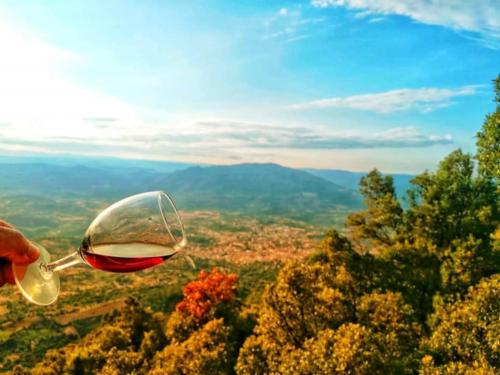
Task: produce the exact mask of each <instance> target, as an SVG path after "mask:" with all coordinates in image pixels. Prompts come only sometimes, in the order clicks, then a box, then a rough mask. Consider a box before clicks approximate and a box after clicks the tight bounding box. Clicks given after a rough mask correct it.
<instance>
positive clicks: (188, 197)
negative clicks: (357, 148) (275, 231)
mask: <svg viewBox="0 0 500 375" xmlns="http://www.w3.org/2000/svg"><path fill="white" fill-rule="evenodd" d="M153 186H154V187H158V186H161V187H162V188H164V189H165V190H167V191H170V192H172V194H173V195H174V196H175V197H176V199H177V200H178V202H179V204H180V205H181V206H182V207H185V208H204V209H209V208H210V209H220V210H234V211H253V212H260V213H275V214H276V213H283V214H286V213H294V212H296V213H299V212H313V211H323V212H324V211H325V210H326V211H328V210H331V209H345V208H355V207H359V205H360V199H359V198H358V195H357V193H356V192H354V191H352V190H350V189H346V188H344V187H341V186H339V185H336V184H334V183H332V182H329V181H326V180H324V179H322V178H320V177H317V176H313V175H311V174H309V173H307V172H304V171H300V170H296V169H291V168H285V167H282V166H279V165H277V164H238V165H231V166H215V167H192V168H188V169H185V170H180V171H176V172H174V173H172V174H170V175H168V176H166V177H165V178H163V179H161V180H158V181H157V182H155V184H154V185H153Z"/></svg>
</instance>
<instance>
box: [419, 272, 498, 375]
mask: <svg viewBox="0 0 500 375" xmlns="http://www.w3.org/2000/svg"><path fill="white" fill-rule="evenodd" d="M432 322H433V327H432V328H433V331H432V334H431V336H430V337H429V338H428V339H425V340H423V344H422V347H423V350H425V351H427V353H428V354H427V355H426V356H425V357H424V358H423V359H422V365H421V372H422V373H424V374H433V373H437V372H439V373H449V374H451V373H453V371H455V373H464V374H465V373H485V374H490V373H491V374H492V373H498V372H499V371H500V275H495V276H492V277H490V278H486V279H483V280H482V281H481V282H480V283H479V284H478V285H476V286H475V287H472V288H471V289H470V290H469V292H468V294H467V296H466V298H465V300H463V301H457V302H455V303H452V304H448V305H446V306H444V307H443V308H441V309H439V310H438V311H437V312H436V313H435V316H434V317H433V319H432ZM474 371H476V372H474Z"/></svg>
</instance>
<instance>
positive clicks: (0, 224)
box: [0, 220, 14, 228]
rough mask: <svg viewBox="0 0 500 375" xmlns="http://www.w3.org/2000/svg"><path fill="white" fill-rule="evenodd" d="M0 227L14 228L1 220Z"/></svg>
mask: <svg viewBox="0 0 500 375" xmlns="http://www.w3.org/2000/svg"><path fill="white" fill-rule="evenodd" d="M0 227H4V228H14V227H13V226H12V225H10V224H9V223H7V222H6V221H3V220H0Z"/></svg>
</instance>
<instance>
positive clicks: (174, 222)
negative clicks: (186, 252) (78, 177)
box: [12, 191, 192, 305]
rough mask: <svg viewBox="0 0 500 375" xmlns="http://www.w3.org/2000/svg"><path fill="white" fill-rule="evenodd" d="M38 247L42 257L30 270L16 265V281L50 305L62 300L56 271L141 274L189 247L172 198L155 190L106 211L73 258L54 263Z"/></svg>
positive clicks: (41, 302) (30, 295)
mask: <svg viewBox="0 0 500 375" xmlns="http://www.w3.org/2000/svg"><path fill="white" fill-rule="evenodd" d="M35 245H36V246H37V247H38V249H39V250H40V257H39V258H38V259H37V261H36V262H34V263H32V264H30V265H28V266H20V265H13V266H12V267H13V271H14V277H15V280H16V284H17V286H18V288H19V289H20V290H21V292H22V294H23V295H24V297H26V298H27V299H28V300H29V301H31V302H33V303H35V304H37V305H50V304H51V303H53V302H55V300H56V299H57V297H58V295H59V276H58V274H57V272H58V271H61V270H63V269H65V268H67V267H70V266H73V265H75V264H79V263H86V264H88V265H89V266H91V267H93V268H97V269H99V270H103V271H110V272H134V271H139V270H143V269H145V268H149V267H152V266H155V265H157V264H160V263H162V262H163V261H164V260H166V259H168V258H170V257H172V256H174V255H175V254H177V253H178V252H179V251H180V250H181V249H182V248H183V247H184V246H185V245H186V235H185V233H184V227H183V224H182V221H181V218H180V216H179V213H178V212H177V209H176V207H175V204H174V202H173V200H172V198H171V197H170V196H169V195H168V194H167V193H165V192H162V191H152V192H148V193H142V194H137V195H133V196H131V197H128V198H125V199H123V200H121V201H119V202H116V203H114V204H113V205H111V206H109V207H108V208H106V209H105V210H104V211H102V212H101V213H100V214H99V215H98V216H97V217H96V218H95V219H94V221H93V222H92V223H91V224H90V226H89V227H88V229H87V231H86V232H85V236H84V238H83V241H82V244H81V245H80V247H79V249H78V250H77V251H75V252H74V253H73V254H71V255H68V256H66V257H64V258H62V259H60V260H57V261H55V262H52V263H51V262H50V256H49V253H48V252H47V250H45V249H44V248H43V247H42V246H40V245H38V244H35ZM191 262H192V261H191Z"/></svg>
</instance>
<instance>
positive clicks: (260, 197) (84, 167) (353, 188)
mask: <svg viewBox="0 0 500 375" xmlns="http://www.w3.org/2000/svg"><path fill="white" fill-rule="evenodd" d="M361 176H363V173H361V172H350V171H341V170H318V169H308V170H299V169H293V168H286V167H283V166H280V165H277V164H236V165H227V166H200V165H193V164H184V163H169V162H154V161H140V160H122V159H112V158H109V159H102V158H62V157H44V158H36V157H33V158H31V157H28V158H23V157H18V158H12V157H0V195H4V196H5V195H21V194H22V195H34V196H37V195H38V196H45V197H51V198H54V197H65V198H68V197H69V198H72V197H75V198H77V197H81V198H101V199H107V200H116V199H119V198H122V197H124V196H127V195H131V194H134V193H138V192H142V191H148V190H166V191H169V192H170V193H172V195H173V196H174V198H175V200H176V201H177V202H178V205H179V206H180V208H182V209H211V210H226V211H238V212H250V213H262V214H280V215H285V216H287V215H292V216H293V215H295V214H297V213H309V214H313V213H314V212H323V213H324V212H329V211H333V210H351V209H357V208H359V207H361V204H362V203H361V197H360V196H359V194H358V193H357V184H358V182H359V179H360V178H361ZM411 177H412V176H410V175H395V176H394V180H395V185H396V187H397V190H398V192H399V193H401V192H402V191H404V190H406V188H407V187H408V186H409V180H410V179H411Z"/></svg>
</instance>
